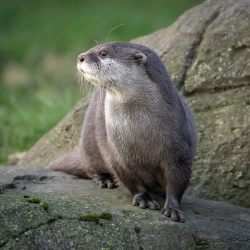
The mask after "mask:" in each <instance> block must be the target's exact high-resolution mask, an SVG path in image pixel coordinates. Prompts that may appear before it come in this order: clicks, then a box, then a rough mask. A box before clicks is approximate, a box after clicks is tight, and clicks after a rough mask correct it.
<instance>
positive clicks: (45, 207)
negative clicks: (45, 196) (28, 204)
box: [42, 202, 49, 210]
mask: <svg viewBox="0 0 250 250" xmlns="http://www.w3.org/2000/svg"><path fill="white" fill-rule="evenodd" d="M42 207H43V208H44V209H45V210H48V209H49V204H48V203H47V202H44V203H43V205H42Z"/></svg>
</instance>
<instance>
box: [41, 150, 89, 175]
mask: <svg viewBox="0 0 250 250" xmlns="http://www.w3.org/2000/svg"><path fill="white" fill-rule="evenodd" d="M46 168H47V169H51V170H54V171H63V172H65V173H67V174H72V175H76V176H78V177H82V178H89V177H88V175H87V172H86V171H85V168H84V165H83V162H82V159H81V157H80V152H79V149H77V150H75V151H72V152H70V153H67V154H65V155H63V156H61V157H59V158H58V159H56V160H55V161H53V162H51V163H50V164H49V165H48V166H47V167H46Z"/></svg>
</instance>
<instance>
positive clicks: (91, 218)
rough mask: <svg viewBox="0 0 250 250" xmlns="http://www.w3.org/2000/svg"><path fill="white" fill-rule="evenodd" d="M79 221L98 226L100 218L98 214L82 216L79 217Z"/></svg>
mask: <svg viewBox="0 0 250 250" xmlns="http://www.w3.org/2000/svg"><path fill="white" fill-rule="evenodd" d="M79 220H80V221H88V222H91V221H92V222H95V223H96V224H99V220H100V216H99V214H86V215H84V216H81V217H80V218H79Z"/></svg>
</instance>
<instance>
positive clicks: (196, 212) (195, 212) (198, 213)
mask: <svg viewBox="0 0 250 250" xmlns="http://www.w3.org/2000/svg"><path fill="white" fill-rule="evenodd" d="M193 213H194V214H196V215H200V214H201V213H200V212H198V211H195V210H193Z"/></svg>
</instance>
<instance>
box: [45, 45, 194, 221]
mask: <svg viewBox="0 0 250 250" xmlns="http://www.w3.org/2000/svg"><path fill="white" fill-rule="evenodd" d="M77 68H78V70H79V71H80V72H81V73H82V75H83V76H84V78H85V79H86V80H87V81H89V82H90V83H92V84H93V85H94V86H96V90H95V91H94V93H93V96H92V99H91V101H90V104H89V107H88V110H87V112H86V115H85V119H84V122H83V128H82V132H81V137H80V142H79V147H78V148H77V149H76V150H75V151H73V152H71V153H68V154H65V155H64V156H62V157H60V158H59V159H57V160H55V161H54V162H52V163H51V164H50V165H49V166H48V168H49V169H52V170H57V171H64V172H66V173H69V174H72V175H77V176H81V177H84V178H91V179H93V180H94V181H95V182H97V183H98V184H99V185H100V186H101V187H108V188H114V187H115V186H117V185H119V186H123V187H125V188H127V189H128V190H129V191H130V192H131V193H132V195H133V205H134V206H139V207H140V208H149V209H153V210H156V209H160V206H159V204H158V203H157V202H156V201H155V200H153V199H152V197H151V196H150V194H149V193H150V192H152V193H153V192H155V193H157V192H158V193H161V194H162V195H163V196H164V197H165V199H166V202H165V205H164V207H163V209H162V213H163V214H164V215H165V216H167V217H170V218H171V219H172V220H173V221H179V222H184V221H185V218H184V215H183V212H182V211H181V210H180V203H181V199H182V196H183V193H184V191H185V190H186V188H187V186H188V184H189V182H190V178H191V175H192V170H191V166H192V162H193V158H194V154H195V150H196V141H197V132H196V127H195V122H194V119H193V116H192V114H191V111H190V110H189V108H188V107H187V105H186V103H185V101H184V99H183V98H182V96H181V95H180V94H179V93H178V91H177V89H176V88H175V86H174V84H173V83H172V81H171V79H170V76H169V74H168V72H167V70H166V68H165V66H164V64H163V62H162V61H161V59H160V58H159V57H158V56H157V54H156V53H155V52H154V51H153V50H151V49H149V48H147V47H145V46H143V45H140V44H133V43H123V42H111V43H105V44H101V45H97V46H95V47H94V48H92V49H90V50H89V51H87V52H86V53H82V54H80V55H79V56H78V58H77Z"/></svg>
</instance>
